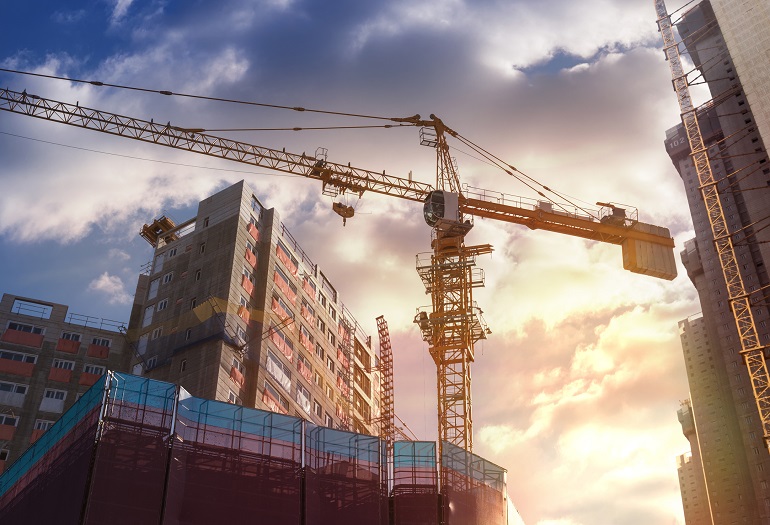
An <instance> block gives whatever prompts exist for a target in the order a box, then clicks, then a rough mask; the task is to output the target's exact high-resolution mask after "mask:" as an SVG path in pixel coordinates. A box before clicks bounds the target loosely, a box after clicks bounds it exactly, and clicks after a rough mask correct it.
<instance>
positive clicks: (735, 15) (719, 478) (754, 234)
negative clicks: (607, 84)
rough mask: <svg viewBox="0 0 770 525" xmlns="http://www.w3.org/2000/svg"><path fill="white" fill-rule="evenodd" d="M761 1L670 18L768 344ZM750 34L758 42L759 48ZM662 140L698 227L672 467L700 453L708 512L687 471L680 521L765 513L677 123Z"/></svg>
mask: <svg viewBox="0 0 770 525" xmlns="http://www.w3.org/2000/svg"><path fill="white" fill-rule="evenodd" d="M712 4H713V7H712ZM768 9H769V8H768V5H767V3H766V2H764V0H746V1H742V2H727V1H725V0H714V1H713V2H708V1H704V2H701V3H700V4H698V5H696V6H695V7H693V8H692V9H690V10H689V11H688V12H687V13H686V14H685V15H684V16H683V18H682V19H681V21H680V22H679V23H678V24H677V30H678V32H679V35H680V37H681V39H682V40H683V42H684V44H685V46H686V48H687V52H688V53H689V56H690V57H691V59H692V60H693V62H694V63H695V64H696V67H698V69H699V70H700V72H701V74H702V75H703V78H704V79H705V80H706V82H707V85H708V89H709V90H710V94H711V96H712V101H711V102H710V103H708V104H705V105H704V106H702V108H701V110H700V112H699V119H698V120H699V124H700V127H701V132H702V134H703V137H704V142H705V144H706V146H707V147H708V148H709V150H708V151H709V157H710V159H711V168H712V171H713V173H714V176H715V178H716V179H717V180H718V181H719V184H718V189H719V191H720V194H721V200H722V203H723V210H724V213H725V217H726V219H727V224H728V226H729V229H730V232H731V234H732V235H733V241H734V245H735V248H736V254H737V258H738V263H739V266H740V271H741V277H742V279H743V282H744V284H745V286H746V288H747V289H748V290H749V292H750V293H752V304H753V305H755V306H754V307H753V308H752V314H753V316H754V320H755V322H756V326H757V329H758V333H759V337H760V342H761V343H763V344H768V343H770V326H768V324H769V323H770V316H769V315H768V306H767V305H768V297H767V292H766V291H764V287H766V286H768V284H770V279H768V273H767V267H766V265H765V261H769V262H770V258H769V257H770V243H768V241H770V229H767V228H765V226H767V224H768V217H770V163H769V162H768V156H767V152H766V148H765V143H766V141H767V140H768V139H770V136H768V134H767V133H768V129H767V125H766V122H767V119H766V116H764V117H763V116H761V115H760V118H757V117H755V114H754V108H755V107H756V108H759V111H760V113H764V112H765V111H766V110H765V108H767V107H768V104H769V103H770V97H768V93H767V84H766V83H765V84H764V85H762V80H761V79H763V78H765V77H766V76H767V73H768V71H769V68H770V60H768V57H769V56H770V45H768V42H769V41H768V38H767V34H766V28H767V27H768V22H770V20H768ZM753 18H758V19H760V20H762V19H765V20H766V21H765V22H764V26H763V27H764V29H763V30H762V31H759V32H752V31H753V30H752V29H751V28H752V27H753V26H754V25H755V24H748V25H745V26H741V25H740V24H738V23H736V22H735V21H736V20H748V19H753ZM723 21H724V23H725V28H722V25H723ZM755 29H756V28H755ZM763 31H764V33H763ZM755 44H757V45H759V46H764V47H763V48H762V49H759V48H758V47H757V46H756V45H755ZM758 79H759V81H758ZM763 120H764V122H765V124H763V125H762V126H761V125H760V122H762V121H763ZM763 134H764V138H763ZM666 149H667V151H668V153H669V155H670V156H671V160H672V162H673V163H674V166H675V167H676V169H677V171H678V172H679V174H680V176H681V177H682V181H683V183H684V185H685V188H686V191H687V198H688V202H689V206H690V213H691V215H692V219H693V225H694V227H695V238H694V239H692V240H690V241H688V242H687V243H686V245H685V249H684V250H683V252H682V261H683V263H684V265H685V268H686V269H687V274H688V276H689V278H690V280H691V281H692V282H693V284H694V285H695V287H696V289H697V291H698V296H699V298H700V303H701V309H702V317H701V318H699V319H697V320H692V319H688V320H685V321H682V322H681V323H680V332H681V334H682V347H683V352H684V357H685V363H686V366H687V376H688V381H689V385H690V397H691V416H692V419H693V424H690V423H689V421H688V420H687V418H688V417H689V416H688V415H687V414H682V413H681V411H680V420H682V424H683V430H684V433H685V435H686V436H687V437H688V439H689V440H690V442H691V447H692V456H691V461H690V462H689V463H685V464H683V463H682V461H681V458H680V461H679V464H680V469H679V470H680V475H683V476H685V477H687V476H688V475H689V474H688V472H687V471H688V470H690V471H691V470H692V469H693V468H696V467H697V464H698V462H700V466H701V468H702V473H703V479H704V480H705V486H706V492H707V498H706V500H707V502H708V506H709V516H708V519H707V521H703V518H695V517H693V514H692V513H688V505H689V504H691V503H692V502H693V500H692V499H691V498H695V499H697V500H698V504H699V505H700V504H701V503H702V501H703V499H704V498H703V495H702V494H701V495H700V496H698V495H697V490H696V491H693V487H695V486H696V485H697V483H696V485H692V484H691V483H690V481H688V482H687V484H686V485H683V489H682V498H683V505H684V507H685V516H686V520H687V521H686V522H687V523H688V525H691V524H696V523H697V524H701V523H714V524H733V523H752V524H754V523H770V489H769V488H768V482H770V455H769V454H768V452H767V450H766V449H765V446H764V443H763V440H762V436H763V433H762V428H761V425H760V422H759V417H758V414H757V407H756V403H755V401H754V398H753V394H752V387H751V383H750V380H749V377H748V373H747V371H746V365H745V363H744V360H743V358H742V356H741V354H740V349H741V348H740V341H739V338H738V333H737V330H736V328H735V322H734V320H733V314H732V311H731V309H730V304H729V301H728V295H727V288H726V286H725V282H724V277H723V275H722V271H721V267H720V264H719V260H718V259H717V254H716V253H715V248H714V243H713V235H712V232H711V228H710V224H709V221H708V216H707V213H706V209H705V206H704V203H703V198H702V195H701V190H700V187H699V180H698V176H697V174H696V171H695V168H694V166H693V163H692V159H691V157H690V150H689V145H688V140H687V136H686V134H685V132H684V129H683V127H682V126H681V125H679V126H676V127H674V128H672V129H670V130H668V131H667V133H666ZM681 479H682V478H681V477H680V483H681ZM685 487H686V488H687V489H688V490H685ZM685 498H687V499H685ZM692 508H693V507H692V506H691V507H690V509H689V510H692Z"/></svg>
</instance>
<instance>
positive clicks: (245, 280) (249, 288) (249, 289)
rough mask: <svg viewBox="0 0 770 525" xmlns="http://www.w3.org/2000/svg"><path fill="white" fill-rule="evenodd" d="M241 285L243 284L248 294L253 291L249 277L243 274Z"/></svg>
mask: <svg viewBox="0 0 770 525" xmlns="http://www.w3.org/2000/svg"><path fill="white" fill-rule="evenodd" d="M241 286H243V289H244V290H246V293H248V294H249V295H251V294H252V293H254V284H253V283H252V282H251V281H249V278H248V277H246V276H245V275H243V276H241Z"/></svg>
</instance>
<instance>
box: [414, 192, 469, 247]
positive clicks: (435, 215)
mask: <svg viewBox="0 0 770 525" xmlns="http://www.w3.org/2000/svg"><path fill="white" fill-rule="evenodd" d="M422 210H423V216H424V217H425V222H426V223H428V226H431V227H433V228H436V230H437V231H438V232H439V233H441V234H443V235H444V236H448V237H462V236H464V235H465V234H466V233H468V232H469V231H470V230H471V228H473V223H472V222H471V221H467V220H466V221H463V220H462V218H461V217H460V206H459V195H458V194H457V193H452V192H449V191H442V190H434V191H432V192H430V193H429V194H428V196H427V197H426V198H425V204H424V205H423V208H422Z"/></svg>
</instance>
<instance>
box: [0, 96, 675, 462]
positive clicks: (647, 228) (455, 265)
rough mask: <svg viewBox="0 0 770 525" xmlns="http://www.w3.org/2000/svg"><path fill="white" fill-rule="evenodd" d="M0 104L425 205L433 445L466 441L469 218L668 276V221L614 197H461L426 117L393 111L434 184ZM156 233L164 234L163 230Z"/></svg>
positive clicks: (423, 258) (472, 259)
mask: <svg viewBox="0 0 770 525" xmlns="http://www.w3.org/2000/svg"><path fill="white" fill-rule="evenodd" d="M0 110H2V111H7V112H11V113H17V114H22V115H26V116H30V117H35V118H40V119H44V120H48V121H51V122H58V123H62V124H67V125H70V126H75V127H80V128H85V129H91V130H95V131H99V132H102V133H108V134H112V135H116V136H121V137H126V138H131V139H134V140H139V141H142V142H147V143H152V144H157V145H161V146H166V147H171V148H176V149H180V150H185V151H191V152H194V153H199V154H203V155H208V156H211V157H216V158H221V159H226V160H231V161H235V162H240V163H244V164H248V165H252V166H259V167H264V168H269V169H273V170H276V171H282V172H285V173H292V174H296V175H300V176H303V177H306V178H310V179H315V180H318V181H320V182H321V183H322V186H323V192H324V193H325V194H328V195H332V196H334V195H338V194H342V193H345V192H351V193H357V194H358V195H359V196H360V195H362V194H363V193H364V192H365V191H371V192H375V193H380V194H383V195H390V196H393V197H397V198H401V199H406V200H411V201H418V202H423V203H424V215H425V219H426V222H428V224H429V225H430V226H432V227H433V230H432V243H431V244H432V246H431V248H432V250H433V251H432V253H430V254H428V255H426V254H420V255H418V256H417V272H418V274H419V276H420V278H421V280H422V282H423V284H424V285H425V289H426V293H427V294H429V295H430V296H431V303H432V306H431V309H430V311H425V310H418V313H417V316H416V317H415V322H416V323H417V324H418V326H419V328H420V331H421V333H422V337H423V339H424V340H425V341H426V342H427V343H428V345H429V351H430V355H431V357H432V358H433V360H434V362H435V364H436V367H437V389H438V422H439V447H442V446H443V445H442V443H443V442H447V443H451V444H453V445H456V446H458V447H460V448H463V449H465V450H468V451H471V450H472V447H473V434H472V431H473V426H472V413H471V372H470V366H471V363H472V362H473V360H474V344H475V343H477V342H478V341H479V340H481V339H484V338H485V337H486V335H487V334H488V333H489V328H488V327H487V325H486V323H485V321H484V320H483V318H482V316H481V310H480V309H479V308H478V306H477V305H476V303H475V302H474V300H473V290H474V289H475V288H478V287H481V286H483V285H484V273H483V271H482V270H481V269H480V268H478V267H477V266H476V258H477V257H478V256H480V255H485V254H489V253H491V252H492V246H490V245H489V244H480V245H475V246H467V245H466V244H465V235H466V234H467V233H468V232H469V231H470V229H471V228H472V227H473V223H472V222H471V220H470V219H472V218H473V217H485V218H489V219H491V220H497V221H502V222H509V223H515V224H522V225H525V226H527V227H529V228H531V229H543V230H546V231H552V232H556V233H562V234H566V235H571V236H576V237H581V238H585V239H591V240H596V241H600V242H605V243H610V244H616V245H620V246H621V247H622V253H623V267H624V268H625V269H627V270H629V271H631V272H635V273H641V274H645V275H649V276H652V277H659V278H663V279H669V280H670V279H673V278H674V277H676V265H675V262H674V255H673V248H674V241H673V239H672V238H671V237H670V234H669V231H668V230H667V229H666V228H662V227H658V226H653V225H650V224H645V223H642V222H639V221H638V217H636V215H635V213H631V214H630V215H629V214H628V210H626V209H625V208H622V207H617V206H615V205H612V204H606V205H604V204H603V205H601V206H602V207H601V208H600V209H599V210H598V211H596V212H591V213H588V212H586V210H585V209H583V210H581V211H579V212H578V211H571V210H567V209H566V208H564V207H563V206H560V209H558V210H555V209H552V208H551V207H550V205H545V204H548V203H542V202H540V203H536V204H526V203H524V201H523V200H522V198H520V197H515V196H510V195H507V194H503V193H500V192H491V191H486V190H479V189H475V188H473V189H469V188H466V194H465V195H464V194H463V193H462V191H461V188H460V179H459V176H458V174H457V169H456V166H455V163H454V160H453V159H452V158H451V156H450V151H449V146H448V144H447V135H450V136H457V134H456V133H455V132H454V131H453V130H451V129H450V128H448V127H447V126H445V125H444V123H443V122H442V121H441V120H440V119H439V118H437V117H435V116H434V115H431V118H430V120H421V119H420V117H419V115H415V116H413V117H406V118H396V119H392V120H394V121H396V122H402V123H407V124H411V125H414V126H420V127H421V132H420V137H421V144H423V145H425V146H430V147H434V148H435V149H436V157H437V163H436V164H437V172H436V188H434V187H432V186H431V185H429V184H425V183H421V182H417V181H413V180H412V179H411V177H409V178H408V179H405V178H401V177H395V176H392V175H387V174H386V173H385V172H384V171H383V172H374V171H370V170H366V169H361V168H355V167H351V166H350V165H349V164H348V165H344V164H336V163H332V162H328V161H327V160H326V155H325V154H323V153H322V154H316V155H312V156H311V155H305V154H304V153H303V154H302V155H297V154H293V153H287V152H286V151H285V150H276V149H270V148H265V147H261V146H255V145H253V144H248V143H244V142H238V141H233V140H229V139H224V138H221V137H216V136H213V135H209V134H205V133H203V130H200V129H191V128H183V127H178V126H172V125H171V124H170V123H167V124H158V123H155V122H154V121H153V120H150V121H146V120H141V119H137V118H133V117H126V116H122V115H117V114H115V113H110V112H106V111H101V110H96V109H90V108H85V107H81V106H80V105H79V104H74V105H73V104H67V103H64V102H58V101H53V100H48V99H45V98H42V97H39V96H36V95H30V94H27V93H26V91H25V92H17V91H11V90H8V89H0ZM161 234H162V232H161Z"/></svg>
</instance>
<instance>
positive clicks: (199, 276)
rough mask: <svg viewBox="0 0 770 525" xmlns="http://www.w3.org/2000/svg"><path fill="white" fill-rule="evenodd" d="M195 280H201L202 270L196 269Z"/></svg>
mask: <svg viewBox="0 0 770 525" xmlns="http://www.w3.org/2000/svg"><path fill="white" fill-rule="evenodd" d="M195 280H196V281H200V280H201V271H200V270H195Z"/></svg>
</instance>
